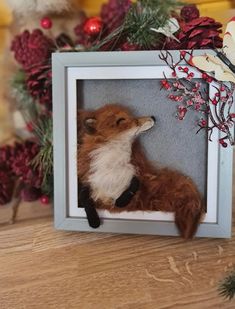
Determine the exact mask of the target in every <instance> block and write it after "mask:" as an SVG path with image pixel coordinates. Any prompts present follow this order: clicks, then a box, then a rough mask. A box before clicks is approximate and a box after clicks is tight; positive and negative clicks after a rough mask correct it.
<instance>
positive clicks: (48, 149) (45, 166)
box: [31, 117, 53, 195]
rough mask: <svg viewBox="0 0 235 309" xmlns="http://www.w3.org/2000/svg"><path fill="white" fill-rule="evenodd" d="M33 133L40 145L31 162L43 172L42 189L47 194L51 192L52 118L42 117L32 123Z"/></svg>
mask: <svg viewBox="0 0 235 309" xmlns="http://www.w3.org/2000/svg"><path fill="white" fill-rule="evenodd" d="M34 133H35V135H36V136H37V138H38V144H39V146H40V149H39V152H38V154H37V155H36V156H35V158H34V159H33V161H32V162H31V163H32V165H33V166H34V167H35V168H39V169H40V170H41V171H42V173H43V179H42V186H41V188H42V191H43V192H44V193H46V194H48V195H52V192H53V144H52V118H50V117H44V118H41V119H39V120H38V121H37V122H36V123H34Z"/></svg>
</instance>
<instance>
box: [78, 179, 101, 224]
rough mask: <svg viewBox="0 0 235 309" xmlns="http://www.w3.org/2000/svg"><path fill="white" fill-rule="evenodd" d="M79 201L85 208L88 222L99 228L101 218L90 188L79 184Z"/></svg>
mask: <svg viewBox="0 0 235 309" xmlns="http://www.w3.org/2000/svg"><path fill="white" fill-rule="evenodd" d="M78 187H79V191H78V201H79V204H80V205H81V207H83V208H84V209H85V212H86V215H87V220H88V223H89V225H90V226H91V227H93V228H94V229H95V228H98V227H99V226H100V218H99V215H98V213H97V211H96V208H95V203H94V201H93V199H92V198H91V196H90V188H89V187H87V186H82V185H81V184H79V186H78Z"/></svg>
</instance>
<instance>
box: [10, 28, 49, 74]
mask: <svg viewBox="0 0 235 309" xmlns="http://www.w3.org/2000/svg"><path fill="white" fill-rule="evenodd" d="M11 50H12V51H13V52H14V56H15V59H16V60H17V61H18V62H19V63H20V64H21V65H22V66H23V68H24V69H28V68H31V67H33V66H34V65H37V64H39V63H45V62H46V61H47V60H48V59H49V58H50V55H51V53H52V51H54V50H55V45H54V43H53V41H52V40H51V39H50V38H48V37H47V36H45V35H44V34H43V32H42V31H41V30H39V29H35V30H33V32H32V33H30V32H29V31H28V30H25V31H24V32H23V33H22V34H20V35H17V36H16V37H15V38H14V40H13V41H12V44H11Z"/></svg>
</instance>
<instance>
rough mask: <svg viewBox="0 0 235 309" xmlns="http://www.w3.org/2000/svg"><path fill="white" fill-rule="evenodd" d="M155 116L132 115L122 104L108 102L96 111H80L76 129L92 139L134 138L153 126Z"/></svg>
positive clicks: (81, 134)
mask: <svg viewBox="0 0 235 309" xmlns="http://www.w3.org/2000/svg"><path fill="white" fill-rule="evenodd" d="M154 123H155V118H154V117H153V116H150V117H139V118H136V117H134V116H133V115H132V114H131V112H130V111H129V110H128V109H127V108H126V107H123V106H120V105H114V104H109V105H105V106H103V107H101V108H99V109H97V110H96V111H88V112H86V111H85V112H81V113H80V114H79V117H78V131H79V130H80V136H87V137H89V139H90V138H92V139H94V138H95V139H97V138H98V140H103V141H108V140H112V139H120V138H122V137H123V138H124V139H126V140H134V138H135V137H137V136H138V135H139V134H140V133H143V132H145V131H147V130H149V129H150V128H152V127H153V126H154Z"/></svg>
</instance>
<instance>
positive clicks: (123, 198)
mask: <svg viewBox="0 0 235 309" xmlns="http://www.w3.org/2000/svg"><path fill="white" fill-rule="evenodd" d="M139 187H140V182H139V180H138V178H137V177H135V176H134V177H133V178H132V180H131V183H130V186H129V188H127V190H125V191H124V192H123V193H122V194H121V195H120V196H119V198H117V199H116V201H115V206H117V207H119V208H123V207H126V206H127V205H128V204H129V203H130V201H131V200H132V198H133V196H134V195H135V194H136V192H137V191H138V190H139Z"/></svg>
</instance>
